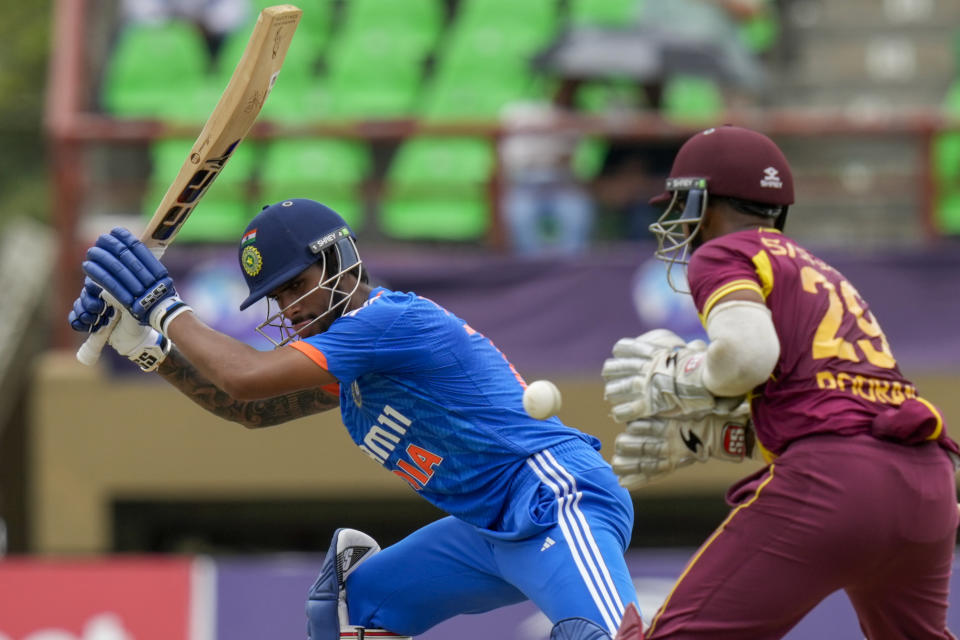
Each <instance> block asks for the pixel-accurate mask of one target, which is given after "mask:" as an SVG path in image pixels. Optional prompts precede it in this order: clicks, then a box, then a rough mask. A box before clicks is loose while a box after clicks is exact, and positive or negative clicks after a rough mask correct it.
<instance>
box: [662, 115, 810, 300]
mask: <svg viewBox="0 0 960 640" xmlns="http://www.w3.org/2000/svg"><path fill="white" fill-rule="evenodd" d="M666 186H667V188H666V191H664V192H663V193H661V194H660V195H658V196H655V197H653V198H651V200H650V203H651V204H664V203H668V204H667V208H666V210H665V211H664V212H663V215H661V216H660V218H659V219H658V220H657V221H656V222H654V223H653V224H651V225H650V231H651V232H652V233H653V234H654V236H656V238H657V251H656V254H655V255H656V257H657V258H659V259H660V260H662V261H664V262H666V263H667V280H668V281H669V282H670V286H671V287H673V288H674V289H676V290H678V291H680V290H682V289H681V288H678V287H676V286H674V283H673V281H672V279H671V277H670V272H671V269H672V267H673V265H675V264H682V265H686V264H687V262H688V261H689V256H690V253H691V252H692V251H693V249H694V248H695V247H696V243H697V242H698V240H697V236H698V233H699V231H700V225H701V223H702V221H703V212H704V210H705V209H706V206H707V201H708V198H709V197H710V196H722V197H725V198H730V199H733V200H735V201H736V205H737V207H738V208H739V209H741V210H743V211H745V212H748V213H751V214H754V215H757V216H761V217H765V218H772V219H773V220H774V226H775V227H776V228H778V229H781V230H782V229H783V225H784V222H785V220H786V216H787V207H788V206H789V205H791V204H793V173H792V172H791V171H790V164H789V163H788V162H787V159H786V157H785V156H784V155H783V152H782V151H780V149H779V148H778V147H777V145H776V144H774V142H773V140H771V139H770V138H768V137H767V136H765V135H763V134H762V133H758V132H756V131H751V130H750V129H744V128H743V127H734V126H731V125H724V126H722V127H714V128H710V129H706V130H705V131H701V132H699V133H697V134H694V135H693V136H692V137H691V138H690V139H689V140H687V141H686V142H685V143H683V146H682V147H680V150H679V151H678V152H677V156H676V158H675V159H674V161H673V167H672V169H671V170H670V175H669V177H668V178H667V185H666Z"/></svg>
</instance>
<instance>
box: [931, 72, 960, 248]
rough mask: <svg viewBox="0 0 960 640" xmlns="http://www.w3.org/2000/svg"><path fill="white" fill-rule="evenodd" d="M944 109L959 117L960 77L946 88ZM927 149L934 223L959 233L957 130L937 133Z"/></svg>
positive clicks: (944, 230)
mask: <svg viewBox="0 0 960 640" xmlns="http://www.w3.org/2000/svg"><path fill="white" fill-rule="evenodd" d="M943 111H944V113H945V114H946V115H949V116H953V117H955V118H956V117H960V80H955V81H954V82H953V84H952V85H951V86H950V88H949V89H948V90H947V95H946V98H945V99H944V101H943ZM930 151H931V164H932V169H933V179H934V181H935V184H936V191H937V197H936V198H935V202H934V219H935V224H936V226H937V228H938V229H939V230H940V232H941V233H944V234H951V235H956V234H960V131H947V132H944V133H940V134H937V135H936V136H934V138H933V140H932V145H931V150H930Z"/></svg>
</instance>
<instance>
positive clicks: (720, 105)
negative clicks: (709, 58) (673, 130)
mask: <svg viewBox="0 0 960 640" xmlns="http://www.w3.org/2000/svg"><path fill="white" fill-rule="evenodd" d="M724 108H725V105H724V101H723V92H722V90H721V89H720V86H719V85H718V84H717V82H716V81H715V80H714V79H713V78H708V77H705V76H694V75H684V74H678V75H674V76H671V77H670V78H668V79H667V81H666V82H665V83H664V86H663V96H662V103H661V105H660V111H661V114H662V115H663V117H664V118H666V119H668V120H672V121H674V122H682V123H689V124H708V123H710V122H713V121H714V120H716V119H717V118H718V117H720V116H721V115H722V114H723V111H724Z"/></svg>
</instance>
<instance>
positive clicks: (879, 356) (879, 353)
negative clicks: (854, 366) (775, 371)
mask: <svg viewBox="0 0 960 640" xmlns="http://www.w3.org/2000/svg"><path fill="white" fill-rule="evenodd" d="M800 278H801V281H802V282H803V290H804V291H806V292H808V293H817V291H818V288H822V289H823V290H824V291H826V292H827V301H828V306H827V312H826V313H825V314H824V315H823V318H822V319H821V320H820V324H819V325H818V326H817V332H816V333H815V334H814V336H813V358H814V360H819V359H821V358H840V359H841V360H849V361H850V362H860V356H859V355H857V349H856V347H860V351H862V352H863V355H864V357H866V359H867V362H869V363H870V364H872V365H874V366H876V367H881V368H884V369H892V368H893V367H895V366H896V365H897V362H896V360H894V359H893V353H891V351H890V344H889V343H888V342H887V338H886V336H884V335H883V331H881V330H880V324H879V323H878V322H877V320H876V318H874V317H873V314H871V313H870V312H869V311H866V310H865V309H864V308H863V303H862V302H861V298H860V294H858V293H857V290H856V289H854V288H853V285H852V284H850V283H849V282H847V281H846V280H841V281H840V291H839V293H838V292H837V287H836V286H835V285H834V284H833V283H832V282H830V281H829V280H827V277H826V276H825V275H823V274H822V273H820V272H819V271H817V270H816V269H814V268H813V267H810V266H805V267H803V268H802V269H801V270H800ZM841 296H842V298H843V301H842V302H841ZM844 307H846V309H844ZM846 312H849V313H851V314H853V316H854V318H856V320H857V326H858V327H860V330H861V331H863V332H864V333H865V334H866V335H867V336H868V337H867V338H863V339H861V340H857V344H856V347H855V346H854V345H853V343H851V342H848V341H847V340H844V339H843V337H842V336H839V335H837V334H838V333H839V332H840V325H841V323H842V322H843V314H844V313H846ZM874 339H879V340H880V348H879V349H878V348H877V347H876V346H875V345H874V343H873V340H874Z"/></svg>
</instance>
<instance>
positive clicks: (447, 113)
mask: <svg viewBox="0 0 960 640" xmlns="http://www.w3.org/2000/svg"><path fill="white" fill-rule="evenodd" d="M533 87H534V84H533V81H532V79H531V78H530V76H528V75H526V74H524V73H522V72H517V73H515V74H513V75H508V76H504V77H502V78H494V79H486V81H484V80H483V79H482V78H479V77H478V78H473V79H472V81H470V79H469V77H468V81H467V82H459V81H458V82H444V81H443V80H442V79H437V81H435V82H434V83H432V84H431V85H430V86H429V87H428V88H427V89H426V90H425V91H424V94H423V96H422V101H421V103H420V109H419V114H420V117H421V118H423V119H424V120H427V121H432V122H437V121H456V120H495V119H497V118H498V117H499V116H500V112H501V111H502V109H503V107H505V106H506V105H507V104H509V103H511V102H515V101H520V100H525V99H529V98H530V97H532V88H533Z"/></svg>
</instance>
